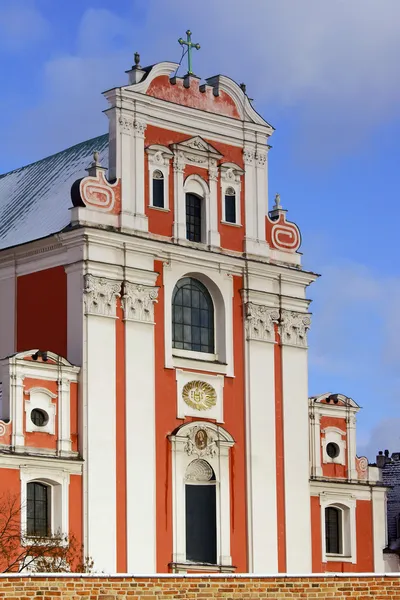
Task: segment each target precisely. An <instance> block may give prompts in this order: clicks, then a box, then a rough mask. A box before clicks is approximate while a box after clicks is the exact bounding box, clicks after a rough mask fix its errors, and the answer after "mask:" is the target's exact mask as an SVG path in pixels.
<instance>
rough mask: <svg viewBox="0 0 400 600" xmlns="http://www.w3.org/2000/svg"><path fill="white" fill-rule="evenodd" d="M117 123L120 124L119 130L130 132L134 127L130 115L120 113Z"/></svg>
mask: <svg viewBox="0 0 400 600" xmlns="http://www.w3.org/2000/svg"><path fill="white" fill-rule="evenodd" d="M118 123H119V124H120V127H121V130H122V131H123V132H124V133H131V132H132V131H133V128H134V123H135V121H134V119H133V117H131V116H130V115H121V116H120V118H119V119H118Z"/></svg>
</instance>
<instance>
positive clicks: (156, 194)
mask: <svg viewBox="0 0 400 600" xmlns="http://www.w3.org/2000/svg"><path fill="white" fill-rule="evenodd" d="M153 206H156V207H157V208H164V175H163V174H162V173H161V171H159V170H158V169H157V170H156V171H153Z"/></svg>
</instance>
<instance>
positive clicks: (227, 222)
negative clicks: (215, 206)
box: [221, 221, 242, 227]
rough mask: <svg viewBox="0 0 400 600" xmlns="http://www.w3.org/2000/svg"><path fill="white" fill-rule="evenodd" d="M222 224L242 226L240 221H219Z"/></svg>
mask: <svg viewBox="0 0 400 600" xmlns="http://www.w3.org/2000/svg"><path fill="white" fill-rule="evenodd" d="M221 223H222V225H230V226H231V227H242V225H241V223H230V222H229V221H221Z"/></svg>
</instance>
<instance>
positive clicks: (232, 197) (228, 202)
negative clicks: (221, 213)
mask: <svg viewBox="0 0 400 600" xmlns="http://www.w3.org/2000/svg"><path fill="white" fill-rule="evenodd" d="M225 221H226V222H227V223H236V194H235V190H234V189H233V188H231V187H230V188H228V189H227V190H226V192H225Z"/></svg>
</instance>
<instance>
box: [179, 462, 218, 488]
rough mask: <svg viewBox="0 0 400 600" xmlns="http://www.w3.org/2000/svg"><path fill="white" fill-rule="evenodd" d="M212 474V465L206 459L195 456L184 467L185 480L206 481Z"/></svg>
mask: <svg viewBox="0 0 400 600" xmlns="http://www.w3.org/2000/svg"><path fill="white" fill-rule="evenodd" d="M213 476H214V471H213V470H212V467H211V466H210V465H209V464H208V462H207V461H206V460H203V459H201V458H197V459H196V460H193V461H192V462H191V463H190V464H189V465H188V468H187V469H186V473H185V481H193V482H196V483H206V482H207V481H210V480H211V479H212V478H213Z"/></svg>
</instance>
